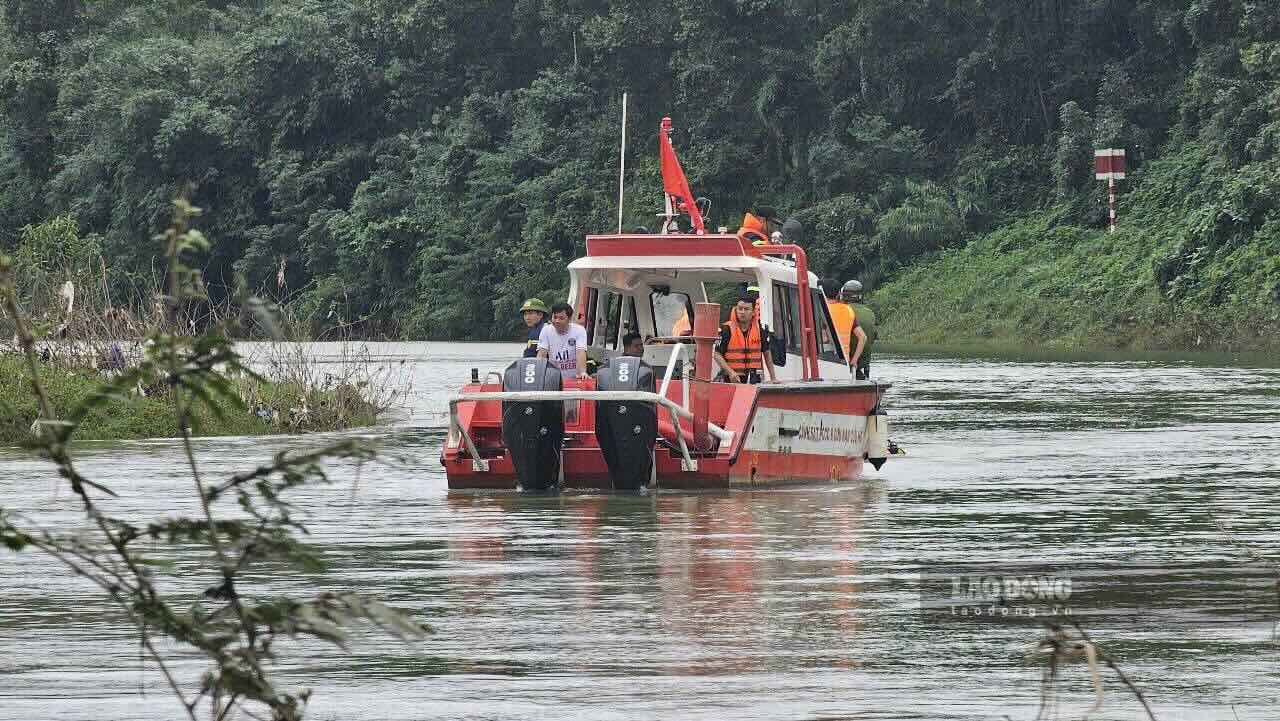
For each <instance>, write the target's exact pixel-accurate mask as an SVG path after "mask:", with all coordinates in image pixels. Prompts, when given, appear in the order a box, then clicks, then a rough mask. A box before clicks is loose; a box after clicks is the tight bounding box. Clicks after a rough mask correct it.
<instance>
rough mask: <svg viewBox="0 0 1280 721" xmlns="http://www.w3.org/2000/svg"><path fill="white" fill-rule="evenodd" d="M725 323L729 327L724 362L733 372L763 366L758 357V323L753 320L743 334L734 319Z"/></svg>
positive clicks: (753, 369)
mask: <svg viewBox="0 0 1280 721" xmlns="http://www.w3.org/2000/svg"><path fill="white" fill-rule="evenodd" d="M725 325H726V326H728V327H729V347H728V348H725V351H724V361H725V363H728V364H729V367H730V368H732V369H733V370H734V372H735V373H746V372H747V371H759V370H760V369H762V368H764V362H763V361H762V360H761V358H760V324H759V323H757V322H755V321H754V320H753V321H752V322H751V330H750V331H749V332H748V334H747V335H745V336H744V335H743V334H742V328H740V327H739V326H738V322H737V321H736V320H730V321H729V322H728V323H725Z"/></svg>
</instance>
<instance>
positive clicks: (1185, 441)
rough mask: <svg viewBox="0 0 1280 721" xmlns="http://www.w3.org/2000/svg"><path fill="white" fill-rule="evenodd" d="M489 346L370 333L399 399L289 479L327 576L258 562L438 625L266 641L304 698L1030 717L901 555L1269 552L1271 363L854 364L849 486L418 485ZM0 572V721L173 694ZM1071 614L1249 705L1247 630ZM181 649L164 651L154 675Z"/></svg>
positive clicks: (24, 499)
mask: <svg viewBox="0 0 1280 721" xmlns="http://www.w3.org/2000/svg"><path fill="white" fill-rule="evenodd" d="M320 352H321V353H328V354H332V353H335V352H336V351H334V350H333V349H324V348H321V349H320ZM515 355H516V346H514V345H499V344H387V345H375V346H374V347H373V355H372V357H373V358H374V359H375V360H377V362H385V363H392V364H399V363H401V361H403V362H404V363H405V366H404V367H406V368H407V369H408V372H409V373H411V374H412V381H413V394H412V396H411V398H410V402H409V404H408V408H407V410H408V411H409V412H408V413H406V414H405V415H406V420H404V421H403V422H402V423H400V424H398V425H396V426H395V427H391V428H382V429H375V430H372V431H364V432H361V434H360V435H364V436H368V437H370V438H373V439H376V440H378V441H379V442H380V444H381V445H382V450H383V454H384V459H385V462H384V463H382V464H378V465H373V466H365V467H363V468H361V469H359V470H358V472H357V469H356V468H354V467H339V468H336V469H335V472H334V473H333V478H334V480H335V483H334V484H333V485H330V486H318V487H315V488H309V489H305V490H303V491H302V492H300V493H299V494H298V495H297V496H296V497H295V501H296V502H297V503H298V506H299V508H301V509H304V510H305V512H306V514H307V519H306V521H307V523H308V524H309V527H310V530H311V532H312V535H311V537H310V541H311V542H312V543H313V545H314V546H315V547H316V549H317V550H318V552H319V553H320V554H321V555H322V556H323V557H324V558H325V559H326V560H327V561H328V563H329V564H330V569H329V570H328V571H327V572H325V573H323V574H316V575H311V576H303V577H289V578H272V579H266V582H267V583H268V585H269V589H270V590H271V592H281V593H286V592H287V593H293V594H305V593H310V592H314V591H316V590H321V589H330V588H344V587H356V588H359V589H361V590H364V591H366V592H369V593H372V594H375V595H377V596H379V597H381V598H383V599H384V600H387V601H389V602H392V603H394V604H396V605H399V606H401V607H405V608H410V609H415V610H417V611H419V612H420V614H421V616H422V617H423V618H424V619H425V620H427V621H429V622H430V623H432V624H433V625H434V627H435V628H436V630H437V633H436V635H435V636H433V637H431V638H429V639H428V640H426V641H424V642H422V643H420V644H417V645H414V646H405V645H401V644H399V643H396V642H392V641H388V640H386V639H384V638H382V637H381V636H379V635H376V634H373V633H364V632H361V633H358V634H357V641H356V642H355V643H354V644H353V648H352V652H351V653H350V654H347V653H343V652H340V651H337V650H335V649H332V648H328V647H325V646H321V645H318V644H314V643H311V642H297V643H294V644H290V645H289V646H288V647H287V648H284V649H281V650H282V657H283V658H284V659H287V663H285V664H284V666H283V668H282V673H283V675H284V676H285V677H286V679H287V680H288V681H290V682H291V683H296V684H297V685H309V686H314V687H315V688H316V689H317V694H316V697H315V700H314V701H313V709H312V713H313V718H319V719H344V721H345V720H347V719H419V718H443V719H475V718H484V719H530V718H546V719H553V718H554V719H563V718H571V719H615V718H616V719H636V718H645V719H724V718H750V719H816V718H823V719H830V718H860V719H861V718H956V719H958V718H1000V717H1001V716H1002V715H1003V714H1006V713H1007V714H1009V715H1010V716H1011V717H1013V718H1019V719H1024V718H1033V717H1034V716H1035V711H1036V708H1037V704H1038V702H1039V695H1038V687H1037V683H1036V682H1037V679H1038V668H1037V667H1036V665H1035V664H1034V663H1033V662H1030V661H1028V660H1027V658H1026V654H1027V652H1028V651H1029V650H1030V648H1031V647H1032V646H1033V645H1034V642H1035V640H1036V639H1037V637H1038V633H1037V631H1036V629H1035V628H1034V626H1028V625H1025V624H1023V625H1019V624H994V623H993V624H988V623H980V622H977V623H975V622H968V623H955V622H948V621H947V620H946V619H940V618H938V617H936V616H929V615H927V614H924V613H922V612H921V611H920V610H919V609H918V606H919V603H920V601H921V593H922V591H921V586H920V572H921V569H930V568H933V569H936V568H939V567H945V566H947V565H948V564H950V565H955V564H978V565H979V567H982V566H981V564H985V563H991V564H993V565H992V567H993V568H994V567H996V566H995V565H994V564H1014V565H1016V564H1024V565H1026V564H1048V565H1050V566H1053V565H1054V564H1057V565H1058V566H1060V567H1072V566H1082V565H1092V564H1098V565H1106V564H1112V565H1113V566H1115V567H1120V568H1129V567H1133V566H1135V565H1138V564H1147V565H1149V566H1153V567H1166V568H1168V567H1172V566H1175V565H1178V566H1179V567H1182V566H1187V567H1193V566H1196V565H1197V564H1198V565H1199V566H1201V567H1204V568H1206V569H1208V568H1226V569H1230V568H1232V567H1233V564H1239V563H1248V562H1249V561H1250V559H1249V558H1248V556H1247V554H1246V553H1245V552H1244V551H1243V550H1242V549H1241V544H1253V545H1254V546H1255V547H1257V548H1259V549H1262V550H1264V551H1265V550H1268V549H1271V548H1274V547H1275V546H1276V541H1277V537H1276V533H1275V531H1274V526H1273V524H1272V522H1271V521H1272V518H1273V516H1272V514H1271V513H1270V509H1271V506H1272V498H1273V491H1272V489H1274V488H1275V484H1276V482H1277V480H1280V463H1277V461H1278V460H1280V451H1278V450H1277V449H1280V393H1278V392H1277V388H1278V387H1280V372H1278V371H1276V370H1270V369H1242V368H1208V367H1204V366H1198V365H1192V364H1189V363H1182V362H1177V361H1166V362H1160V363H1155V362H1150V361H1141V362H1119V361H1108V362H1100V363H1051V362H1033V363H1012V362H1003V361H966V360H956V359H943V358H907V357H885V358H883V359H882V360H880V361H879V364H878V372H881V373H883V374H885V376H886V377H887V378H888V379H889V380H892V381H893V382H894V383H895V384H896V385H895V387H894V389H893V391H891V394H890V397H891V399H892V401H891V403H890V406H889V410H890V413H891V414H892V415H891V418H892V422H893V436H894V439H895V440H896V441H898V442H899V443H901V444H903V445H904V446H905V447H906V448H907V450H908V452H909V455H908V456H906V457H905V458H895V459H893V460H891V461H890V463H889V464H888V465H886V467H885V469H884V470H883V472H881V473H874V472H872V473H871V474H870V476H869V478H868V479H867V480H866V481H864V482H862V483H859V484H852V485H847V486H839V487H831V486H817V487H811V488H801V489H791V490H785V491H769V492H735V493H728V494H659V495H657V496H611V495H566V496H561V497H530V498H526V497H520V496H516V495H512V494H501V493H495V494H483V493H449V492H448V491H447V490H446V488H445V481H444V476H443V473H442V472H441V469H440V466H439V462H438V456H439V452H440V445H441V443H442V442H443V438H444V425H445V423H444V420H443V411H444V409H445V405H446V399H447V397H448V394H449V393H450V392H451V391H452V390H453V389H454V388H455V387H456V386H457V385H458V384H460V383H461V382H463V381H464V380H465V379H466V378H467V377H468V375H469V369H470V368H472V367H477V368H479V369H480V371H481V372H484V371H485V370H490V369H498V368H500V367H501V366H502V365H505V363H506V362H507V361H509V360H510V359H512V358H514V356H515ZM302 441H303V442H308V443H309V442H319V439H302ZM294 442H296V440H295V439H289V438H267V439H235V438H231V439H205V440H201V441H199V442H198V443H197V451H198V453H199V455H200V457H201V458H202V459H203V461H204V462H205V463H206V464H207V468H208V470H209V472H210V473H212V474H215V475H216V474H226V473H230V472H232V471H234V470H241V469H243V468H244V467H245V466H246V465H247V464H249V463H252V462H256V461H258V460H262V459H266V458H268V457H269V456H270V454H272V453H274V452H277V451H278V450H280V449H282V448H285V447H287V446H289V444H291V443H294ZM80 451H81V453H82V454H83V457H84V461H83V463H84V467H85V468H86V470H87V471H88V472H89V474H90V475H91V476H92V477H95V478H98V477H100V478H103V479H106V480H108V481H109V482H110V483H111V484H112V485H113V486H114V487H115V488H116V489H117V490H118V491H120V492H121V498H120V499H119V501H116V502H113V503H114V504H115V505H114V506H113V507H114V508H115V509H117V510H118V511H119V512H120V513H122V514H124V515H128V516H130V517H136V518H138V519H139V520H143V521H145V520H148V519H152V518H156V517H158V516H164V515H172V514H178V513H187V512H191V511H193V510H194V508H193V507H192V506H191V503H190V501H189V500H188V494H189V481H188V479H187V478H186V477H185V476H184V475H183V474H182V472H181V468H180V467H179V466H178V464H177V460H178V458H179V456H178V449H177V448H176V447H175V446H174V444H173V443H172V442H171V441H165V440H160V441H145V442H135V443H128V442H125V443H120V442H114V443H97V444H85V446H84V447H82V448H81V449H80ZM0 505H3V506H5V507H9V508H16V509H20V510H23V511H24V512H27V513H29V514H31V515H32V516H35V517H37V518H39V519H41V520H42V521H45V522H47V523H51V524H69V523H77V522H79V521H78V514H77V511H76V508H75V504H74V503H73V502H72V499H70V498H68V494H67V493H66V492H65V491H61V490H59V488H58V485H57V484H56V483H55V482H54V481H53V479H52V478H51V477H50V475H49V473H48V471H47V468H45V467H44V466H43V465H42V464H40V463H37V462H33V461H30V460H27V459H25V458H23V457H22V456H21V455H19V454H17V453H16V452H11V451H0ZM1217 524H1223V525H1224V526H1225V527H1226V528H1228V529H1229V531H1230V538H1228V537H1227V536H1226V535H1225V534H1224V532H1223V530H1222V529H1221V528H1219V526H1218V525H1217ZM176 560H178V561H179V563H180V568H185V569H186V570H185V571H184V573H187V574H200V573H202V572H205V571H206V570H207V569H203V568H201V567H199V565H198V564H197V563H196V562H195V559H190V558H183V557H181V556H179V557H178V558H177V559H176ZM184 563H185V566H183V565H181V564H184ZM1178 578H1182V577H1180V576H1179V577H1178ZM0 584H3V587H4V588H5V589H6V593H5V594H3V595H0V719H14V720H15V721H16V720H18V719H23V720H26V719H42V718H66V719H81V718H113V719H169V718H174V717H175V716H176V714H174V713H173V712H174V710H175V707H174V706H173V704H172V703H171V701H170V700H169V699H168V697H167V696H165V694H164V693H163V689H162V688H161V687H160V685H159V683H158V679H157V678H156V677H155V674H154V672H153V671H152V670H150V669H143V668H142V667H141V664H140V662H139V660H138V654H137V647H136V640H135V639H133V638H131V637H130V635H129V634H128V633H126V632H125V631H124V629H123V627H122V625H121V624H120V623H119V622H118V619H115V618H114V617H112V616H111V615H110V613H108V612H107V611H106V608H107V607H106V605H105V604H104V603H102V602H101V600H100V599H99V598H98V597H97V595H96V594H95V593H94V592H93V591H92V590H89V589H87V588H86V587H85V586H84V584H81V583H79V582H77V581H76V580H74V579H68V578H65V577H64V576H63V575H62V574H61V573H60V572H59V570H58V569H57V568H56V567H54V566H53V565H52V564H50V563H49V562H48V561H47V560H45V559H44V558H42V557H39V556H36V555H31V554H24V555H22V556H17V557H15V556H13V555H0ZM1191 587H1192V588H1193V589H1194V591H1195V593H1197V594H1200V595H1201V596H1204V597H1206V598H1209V600H1210V601H1212V595H1213V594H1214V593H1216V591H1215V586H1214V585H1213V584H1211V583H1209V582H1208V581H1200V582H1197V583H1196V584H1193V585H1192V586H1191ZM1161 588H1163V587H1161ZM1169 588H1171V589H1174V590H1168V589H1165V590H1159V589H1157V590H1142V591H1141V592H1140V593H1135V592H1134V591H1133V590H1132V589H1128V590H1125V589H1121V588H1117V589H1116V590H1114V591H1108V590H1106V589H1103V590H1102V591H1101V592H1100V595H1097V594H1095V595H1094V596H1091V598H1093V600H1095V601H1096V600H1097V599H1098V598H1099V597H1100V598H1101V599H1102V603H1104V604H1105V603H1112V604H1114V605H1116V606H1117V607H1119V606H1121V605H1123V607H1124V608H1126V609H1129V608H1136V607H1139V606H1141V605H1142V603H1144V600H1143V595H1142V594H1155V593H1158V594H1162V595H1161V596H1160V598H1152V599H1151V605H1153V606H1156V605H1161V606H1168V605H1169V604H1171V603H1172V604H1174V605H1176V604H1178V603H1180V602H1181V601H1180V597H1179V596H1177V595H1176V594H1177V593H1183V592H1185V591H1184V590H1177V588H1178V584H1172V585H1170V586H1169ZM1208 605H1209V607H1213V605H1212V603H1210V604H1208ZM1099 624H1100V627H1099V628H1095V629H1094V632H1095V635H1096V636H1097V637H1098V639H1099V640H1100V641H1101V642H1102V643H1104V644H1105V645H1106V646H1107V647H1108V648H1110V649H1112V651H1113V652H1114V653H1116V654H1117V655H1118V656H1119V657H1120V659H1121V662H1122V665H1123V666H1124V667H1125V669H1126V671H1127V672H1128V673H1129V674H1130V675H1131V676H1133V677H1134V678H1135V680H1136V681H1137V682H1138V683H1140V684H1141V685H1142V686H1143V688H1144V689H1145V690H1146V691H1147V693H1148V695H1149V696H1150V697H1151V698H1152V700H1153V703H1154V704H1155V707H1156V709H1157V713H1158V716H1159V718H1161V719H1170V718H1174V719H1177V718H1183V719H1213V718H1224V719H1230V718H1234V717H1236V716H1238V717H1239V718H1241V719H1256V718H1266V717H1268V716H1269V715H1270V714H1271V709H1272V708H1273V707H1274V704H1275V702H1276V699H1275V698H1274V696H1275V695H1276V693H1275V692H1274V691H1273V690H1272V689H1274V687H1275V683H1274V680H1275V676H1274V668H1275V658H1274V653H1275V645H1274V641H1273V640H1272V639H1271V629H1270V627H1269V626H1268V625H1266V624H1259V623H1252V624H1248V623H1229V624H1219V625H1217V626H1211V627H1201V626H1197V627H1195V628H1194V629H1193V628H1189V627H1186V626H1181V627H1175V626H1174V625H1171V626H1168V627H1165V626H1162V625H1150V624H1139V623H1136V622H1134V623H1127V622H1125V621H1124V620H1123V619H1120V620H1117V619H1116V618H1111V617H1108V619H1107V620H1105V621H1102V620H1100V621H1099ZM199 671H200V667H199V665H198V664H193V663H185V664H184V663H180V664H179V672H180V673H181V674H183V675H184V676H185V677H188V678H194V677H195V676H196V675H197V674H198V673H199ZM1076 671H1079V669H1076V670H1074V671H1072V673H1075V672H1076ZM1077 677H1078V678H1081V679H1083V672H1082V671H1080V673H1079V674H1078V675H1077ZM141 690H145V691H146V693H147V697H146V699H145V701H142V702H140V699H139V696H138V694H139V693H140V692H141ZM1092 701H1093V698H1092V695H1091V691H1090V689H1089V686H1088V684H1087V682H1085V681H1082V682H1081V683H1080V684H1078V685H1077V686H1074V687H1069V688H1068V689H1067V693H1066V695H1065V696H1064V697H1063V701H1062V703H1063V708H1062V711H1063V713H1062V715H1063V717H1066V718H1073V717H1079V716H1080V715H1082V714H1083V713H1084V711H1085V710H1087V709H1088V707H1089V705H1091V704H1092ZM1106 704H1107V705H1106V707H1105V709H1104V712H1103V713H1102V714H1099V715H1095V716H1093V717H1091V718H1116V719H1129V718H1140V717H1141V711H1140V709H1139V707H1138V706H1137V705H1136V704H1134V703H1132V702H1131V701H1130V700H1129V699H1128V698H1126V695H1125V693H1124V691H1123V690H1122V689H1119V688H1110V687H1109V688H1108V690H1107V696H1106ZM1233 707H1234V709H1233Z"/></svg>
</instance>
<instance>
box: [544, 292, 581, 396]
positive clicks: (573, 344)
mask: <svg viewBox="0 0 1280 721" xmlns="http://www.w3.org/2000/svg"><path fill="white" fill-rule="evenodd" d="M572 317H573V307H572V306H570V305H569V304H568V303H556V304H555V305H553V306H551V322H550V323H547V324H546V325H544V326H542V333H541V335H539V336H538V357H539V358H550V359H551V365H553V366H555V367H556V368H559V369H560V377H562V378H566V379H567V378H586V377H587V331H586V329H585V328H583V327H582V326H580V325H578V324H577V323H570V322H569V319H570V318H572Z"/></svg>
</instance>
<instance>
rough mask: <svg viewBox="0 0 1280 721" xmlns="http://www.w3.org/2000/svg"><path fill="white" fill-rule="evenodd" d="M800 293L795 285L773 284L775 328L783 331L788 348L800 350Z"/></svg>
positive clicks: (776, 331)
mask: <svg viewBox="0 0 1280 721" xmlns="http://www.w3.org/2000/svg"><path fill="white" fill-rule="evenodd" d="M799 298H800V295H799V293H798V292H797V291H796V289H795V286H790V285H786V284H784V283H774V284H773V330H774V332H775V333H782V335H783V338H784V339H785V340H786V342H787V350H788V351H789V352H791V353H799V352H800V332H799V329H800V303H799Z"/></svg>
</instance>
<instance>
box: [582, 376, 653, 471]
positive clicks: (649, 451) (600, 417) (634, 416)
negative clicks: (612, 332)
mask: <svg viewBox="0 0 1280 721" xmlns="http://www.w3.org/2000/svg"><path fill="white" fill-rule="evenodd" d="M596 390H601V391H648V392H649V393H653V392H654V391H655V387H654V377H653V368H652V367H651V366H650V365H649V364H648V363H645V362H644V361H642V360H640V359H639V358H635V357H632V356H618V357H616V358H613V359H612V360H610V361H609V363H608V364H606V365H604V366H601V367H600V370H599V372H597V373H596ZM657 438H658V413H657V409H656V408H654V404H653V403H647V402H643V401H596V441H597V442H598V443H599V444H600V450H601V452H603V453H604V461H605V463H607V464H609V475H610V476H611V477H612V478H613V487H614V488H616V489H618V490H626V491H636V490H640V489H641V488H644V487H645V486H647V485H649V476H650V475H651V474H652V473H653V444H654V442H655V441H656V440H657Z"/></svg>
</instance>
